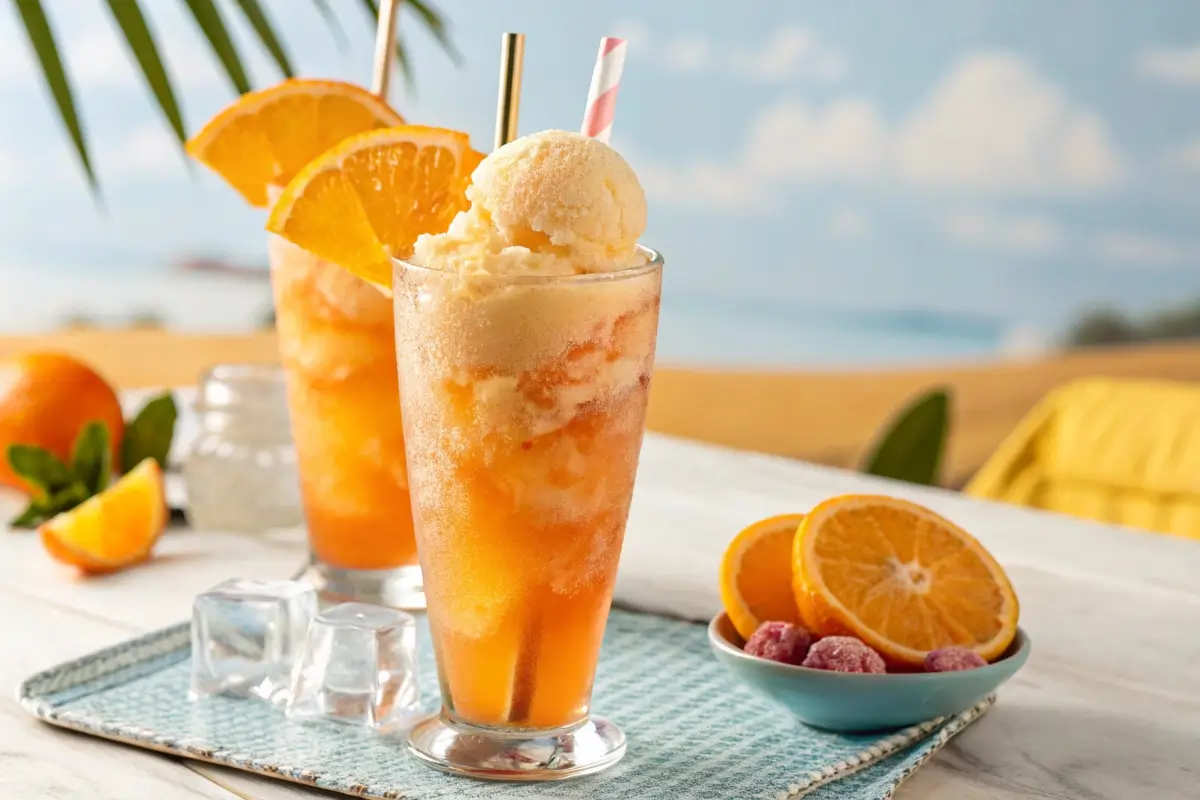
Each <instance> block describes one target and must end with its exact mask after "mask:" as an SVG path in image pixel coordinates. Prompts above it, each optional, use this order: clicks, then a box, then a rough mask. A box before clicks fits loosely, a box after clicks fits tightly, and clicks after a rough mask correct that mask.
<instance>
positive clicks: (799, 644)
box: [742, 622, 812, 664]
mask: <svg viewBox="0 0 1200 800" xmlns="http://www.w3.org/2000/svg"><path fill="white" fill-rule="evenodd" d="M811 645H812V634H811V633H809V632H808V628H805V627H802V626H800V625H793V624H792V623H790V622H764V623H763V624H761V625H759V626H758V628H757V630H755V631H754V633H753V634H752V635H751V636H750V639H749V641H747V642H746V646H745V647H743V648H742V649H743V650H744V651H746V652H747V653H749V654H750V655H752V656H758V657H759V658H766V659H769V660H771V661H778V662H779V663H780V664H799V663H800V662H801V661H803V660H804V657H805V656H806V655H808V648H809V647H810V646H811Z"/></svg>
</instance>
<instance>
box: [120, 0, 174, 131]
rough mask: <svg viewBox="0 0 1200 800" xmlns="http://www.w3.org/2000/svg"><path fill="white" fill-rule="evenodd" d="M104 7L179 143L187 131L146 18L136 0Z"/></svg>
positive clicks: (123, 0) (122, 1)
mask: <svg viewBox="0 0 1200 800" xmlns="http://www.w3.org/2000/svg"><path fill="white" fill-rule="evenodd" d="M108 9H109V11H111V12H112V15H113V19H114V20H116V22H117V25H118V26H119V27H120V28H121V33H123V34H124V35H125V42H126V44H128V45H129V50H130V52H132V53H133V57H134V58H135V59H136V60H137V62H138V66H139V67H141V69H142V75H143V76H144V77H145V78H146V84H147V85H148V86H149V87H150V91H151V92H153V93H154V98H155V99H156V100H158V107H159V108H160V109H161V110H162V113H163V116H164V117H166V118H167V122H168V123H170V125H171V130H173V131H174V132H175V138H177V139H178V140H179V143H180V144H183V143H184V142H186V141H187V132H186V131H185V130H184V128H183V117H182V116H181V115H180V113H179V104H178V103H177V102H176V100H175V90H174V89H173V88H172V87H171V79H170V78H168V77H167V70H166V68H165V67H163V63H162V58H160V57H159V55H158V45H157V44H155V42H154V36H153V34H151V33H150V28H149V27H147V26H146V17H145V16H143V14H142V9H141V8H140V7H139V6H138V4H137V0H108Z"/></svg>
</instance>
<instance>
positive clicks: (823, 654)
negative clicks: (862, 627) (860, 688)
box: [804, 636, 887, 674]
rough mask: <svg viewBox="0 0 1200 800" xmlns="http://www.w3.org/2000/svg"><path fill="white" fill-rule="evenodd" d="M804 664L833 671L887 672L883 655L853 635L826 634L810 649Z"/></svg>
mask: <svg viewBox="0 0 1200 800" xmlns="http://www.w3.org/2000/svg"><path fill="white" fill-rule="evenodd" d="M804 666H806V667H811V668H812V669H827V670H829V671H831V672H869V673H872V674H878V673H883V672H887V666H886V665H885V664H884V663H883V656H881V655H879V653H876V652H875V651H874V650H873V649H871V647H870V646H868V645H867V644H865V643H863V642H862V641H861V640H860V639H855V638H854V637H852V636H826V637H825V638H824V639H821V640H819V641H818V642H816V643H815V644H814V645H813V646H812V647H811V648H809V650H808V657H807V658H805V659H804Z"/></svg>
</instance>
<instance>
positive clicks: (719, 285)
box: [0, 0, 1200, 362]
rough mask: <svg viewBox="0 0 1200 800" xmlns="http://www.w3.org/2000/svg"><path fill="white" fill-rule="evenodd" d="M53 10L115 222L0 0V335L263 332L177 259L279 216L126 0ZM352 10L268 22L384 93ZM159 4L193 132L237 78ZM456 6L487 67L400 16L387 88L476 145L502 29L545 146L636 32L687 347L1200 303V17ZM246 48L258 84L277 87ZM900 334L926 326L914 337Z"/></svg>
mask: <svg viewBox="0 0 1200 800" xmlns="http://www.w3.org/2000/svg"><path fill="white" fill-rule="evenodd" d="M46 1H47V5H48V7H49V9H50V11H51V13H52V14H53V16H54V21H55V23H56V25H57V29H58V32H59V34H60V38H61V39H63V40H64V41H65V42H67V43H69V46H70V48H71V53H72V55H73V56H74V57H73V58H72V59H71V64H70V67H71V69H72V71H73V74H74V76H75V78H76V83H77V85H78V91H79V93H80V94H81V95H83V97H84V101H83V105H84V113H85V116H86V119H87V123H88V129H89V133H90V136H91V138H92V141H93V146H94V155H95V159H96V161H97V163H98V168H99V171H100V173H101V176H102V179H103V181H104V186H105V192H106V197H107V206H108V212H107V216H106V217H102V216H100V215H98V213H97V212H96V210H95V207H94V206H93V204H92V202H91V200H90V199H89V197H88V195H87V193H86V191H85V190H84V188H83V183H82V180H81V178H80V176H79V173H78V170H77V168H76V167H75V165H74V162H73V160H72V156H71V152H70V150H69V149H68V146H67V143H66V139H65V137H64V136H63V135H62V134H61V132H60V130H59V127H58V123H57V121H56V119H55V117H54V116H53V114H52V113H51V109H50V106H49V104H48V102H47V101H46V99H45V96H44V91H43V88H42V86H41V85H40V83H39V81H38V80H37V79H36V77H35V76H34V74H33V72H32V69H31V63H30V59H29V56H28V54H27V52H26V47H25V45H24V42H23V41H22V40H21V38H20V35H19V32H18V30H17V27H16V24H15V17H14V14H13V12H12V10H11V8H10V7H6V8H3V9H0V119H4V120H6V121H7V120H16V119H19V120H21V121H22V124H19V125H14V124H10V123H7V122H6V124H5V125H4V126H3V129H0V204H2V207H3V211H4V213H3V214H2V215H0V280H2V281H3V282H2V283H0V329H3V330H12V329H28V328H36V327H44V326H46V325H52V324H54V323H55V321H56V316H55V315H59V316H61V314H62V313H64V312H65V311H68V310H88V308H85V307H84V306H86V305H87V304H91V306H94V307H95V309H96V310H97V312H98V313H100V314H101V315H103V314H110V315H119V314H120V313H123V312H124V311H128V310H130V309H136V308H142V307H159V308H163V309H165V311H166V313H167V314H168V316H169V317H170V318H171V320H172V322H174V323H176V324H180V325H182V326H186V327H201V328H204V327H207V328H211V329H218V328H220V329H228V328H237V327H244V326H246V325H247V324H249V323H250V322H252V321H253V319H254V318H255V317H256V316H257V313H258V309H260V308H261V306H262V304H263V303H264V302H265V299H264V298H265V291H262V290H260V289H259V288H257V287H247V286H245V285H239V286H228V285H219V286H218V285H213V284H211V282H209V283H205V282H199V283H197V282H196V281H195V280H191V281H181V280H180V279H179V278H177V277H171V276H169V275H167V274H166V273H165V270H164V265H165V264H166V263H168V262H169V261H171V260H173V259H175V258H177V257H179V256H180V255H183V254H186V253H194V252H198V251H203V252H209V253H218V254H225V255H230V256H233V257H237V258H240V259H244V260H246V261H253V262H258V261H261V260H262V253H263V235H262V232H261V227H262V223H263V216H262V213H261V212H258V211H254V210H251V209H248V208H245V207H244V206H243V205H242V204H241V203H240V202H239V201H238V200H237V198H236V197H235V196H234V194H233V193H232V191H230V190H228V189H226V188H225V187H224V186H223V185H221V184H220V183H219V181H217V180H215V179H214V178H211V177H210V176H208V175H207V174H205V173H203V171H202V170H200V169H191V170H189V169H188V168H187V167H186V165H185V164H184V162H183V160H182V158H181V156H180V155H179V153H178V149H177V148H176V147H175V146H174V145H173V144H172V141H171V139H170V138H169V137H168V136H167V134H166V129H165V127H164V126H163V125H162V124H161V122H160V120H159V119H158V117H157V112H156V111H155V110H154V108H153V107H152V106H151V105H150V104H149V102H148V101H147V96H146V92H145V90H144V88H143V86H142V85H141V83H140V82H139V79H138V78H137V76H136V74H135V73H134V72H133V70H132V69H131V67H130V66H129V64H128V61H127V58H126V56H125V54H124V51H123V50H122V49H121V45H120V43H119V41H118V40H117V39H116V37H115V35H114V33H113V30H112V27H111V24H110V23H109V21H108V18H107V16H106V12H105V11H104V5H103V4H102V3H100V2H91V3H83V2H78V0H46ZM331 4H332V5H334V6H335V7H337V9H338V11H339V14H340V18H341V19H342V21H343V26H344V27H345V29H346V31H347V34H348V36H349V38H350V42H351V46H350V48H349V49H348V51H346V52H339V50H338V48H337V47H336V45H335V42H334V40H333V38H332V37H331V36H330V35H329V32H328V30H327V28H326V27H325V26H324V23H323V22H322V20H321V18H320V16H319V15H318V14H317V13H316V11H315V7H314V5H313V4H312V3H309V2H306V1H304V0H275V1H274V2H273V3H268V8H269V10H270V11H271V12H273V16H274V19H275V20H276V21H278V22H279V24H280V27H281V28H282V29H283V31H284V33H285V35H286V39H287V41H288V43H289V45H290V50H291V52H292V53H293V56H294V60H295V61H296V62H297V66H298V68H299V69H300V71H301V72H302V73H303V74H306V75H314V76H334V77H342V78H346V79H350V80H355V81H360V82H362V81H366V79H367V77H368V74H369V69H370V62H371V49H372V32H371V30H370V29H369V27H368V25H367V21H366V20H365V18H364V16H363V14H362V12H361V8H360V3H359V2H358V0H331ZM144 5H145V6H146V7H147V8H148V10H149V13H150V14H151V17H152V21H153V23H154V27H155V30H156V32H157V33H158V34H159V37H160V40H161V41H162V43H163V46H164V49H165V50H166V51H167V58H168V62H169V66H170V67H171V68H172V72H173V74H174V76H175V78H176V82H177V85H178V87H179V90H180V93H181V94H182V95H183V96H184V99H185V114H186V119H187V122H188V125H189V127H190V128H191V129H195V128H196V127H198V126H199V125H200V124H202V123H203V122H204V121H205V120H206V119H207V118H208V117H209V116H210V115H211V114H213V113H214V112H216V111H217V110H218V109H220V108H221V107H222V106H223V105H225V104H226V103H227V102H229V100H230V98H231V94H230V90H229V88H228V86H227V84H226V82H225V81H224V79H223V78H222V77H221V76H220V74H219V73H218V72H217V71H216V69H215V67H214V66H213V65H212V60H211V58H210V57H209V56H208V53H207V52H206V50H205V49H204V45H203V44H202V42H201V40H200V39H199V38H198V37H197V36H196V34H195V31H194V28H193V25H192V23H191V22H190V20H188V19H186V18H185V17H184V16H183V12H182V11H181V10H180V9H181V8H182V5H183V4H182V3H179V2H168V1H167V0H149V2H144ZM231 6H232V4H230V3H225V4H223V7H224V8H227V9H230V8H231ZM440 7H441V8H442V10H443V11H444V12H445V14H446V15H447V16H448V17H449V19H450V20H451V21H452V24H453V37H454V40H455V42H456V43H457V45H458V47H459V49H460V50H462V52H463V53H464V54H465V62H464V64H463V65H462V67H461V68H458V67H455V66H454V65H453V64H452V63H451V62H450V60H449V59H448V58H447V57H446V56H445V55H444V54H443V53H442V52H441V51H440V49H439V48H438V46H437V45H436V44H435V43H434V42H433V41H432V40H431V39H430V38H429V37H428V36H427V35H426V34H425V32H424V29H423V28H421V27H420V26H417V25H415V24H413V20H412V19H411V17H402V29H403V30H404V33H405V36H406V38H408V39H409V41H410V44H411V45H412V48H413V51H414V62H415V64H416V69H417V88H416V93H415V95H413V94H412V93H410V92H408V91H407V90H406V89H405V88H404V86H403V84H402V83H401V82H397V84H396V87H395V91H394V93H393V100H394V102H395V104H396V105H397V106H398V107H399V108H400V109H401V110H402V111H403V112H404V113H405V114H406V115H407V116H408V117H409V118H410V119H412V120H413V121H419V122H428V123H431V124H438V125H446V126H450V127H458V128H462V129H464V130H466V131H468V132H469V133H470V134H471V135H472V137H473V138H474V139H475V140H476V141H477V142H479V143H481V144H486V143H488V142H489V141H490V139H491V128H492V124H493V118H494V110H495V91H496V67H497V61H498V48H499V39H500V35H501V33H502V32H503V31H505V30H517V31H522V32H524V33H526V34H527V36H528V41H527V52H526V64H525V76H526V79H525V87H524V94H523V104H522V125H521V128H522V131H523V132H531V131H534V130H540V129H543V128H549V127H559V128H576V127H578V125H579V122H580V119H581V117H582V111H583V104H584V99H585V95H586V90H587V84H588V79H589V76H590V71H591V64H592V60H593V58H594V56H595V49H596V44H597V41H598V39H599V37H600V36H603V35H606V34H607V35H623V36H625V37H627V38H628V39H629V41H630V55H629V61H628V63H627V65H626V72H625V78H624V81H623V84H622V88H621V94H620V100H619V103H618V108H617V120H616V125H615V133H614V138H613V144H614V146H616V147H618V148H619V149H621V150H622V152H624V153H625V155H626V156H627V157H628V158H629V159H630V161H631V163H633V165H634V167H635V168H636V169H637V170H638V172H639V174H640V175H641V177H642V179H643V182H644V184H645V186H646V189H647V193H648V196H649V199H650V203H651V222H650V229H649V231H648V232H647V236H646V242H647V243H648V244H651V245H652V246H655V247H657V248H660V249H661V250H662V251H663V252H664V253H665V254H666V256H667V260H668V273H667V274H668V279H667V289H666V291H667V299H666V301H665V302H666V305H665V309H666V315H665V317H664V331H663V336H664V352H665V353H666V354H667V355H668V356H669V357H678V358H680V359H686V360H705V359H706V357H710V358H712V359H718V360H759V361H761V360H776V361H789V362H790V361H803V362H809V361H830V360H832V361H835V362H836V361H838V360H840V359H842V358H843V356H844V357H845V358H846V359H850V360H857V359H860V358H863V357H867V358H870V359H872V360H890V359H894V358H907V357H910V356H913V357H921V356H929V357H932V356H939V355H940V356H952V355H958V354H961V355H975V354H979V353H981V352H991V351H994V350H995V349H996V348H997V347H1004V346H1007V345H1006V342H1008V343H1010V344H1011V342H1010V341H1009V340H1013V341H1015V342H1016V343H1017V344H1020V343H1021V342H1024V341H1026V340H1029V341H1038V340H1041V339H1044V338H1045V337H1046V336H1047V335H1050V334H1052V333H1055V332H1057V331H1059V330H1061V329H1062V328H1063V326H1064V325H1065V324H1066V323H1067V322H1068V321H1069V319H1070V318H1071V317H1072V316H1073V315H1074V314H1075V313H1077V312H1078V311H1079V310H1081V309H1083V308H1086V307H1089V306H1094V305H1102V304H1103V305H1115V306H1118V307H1120V308H1124V309H1127V310H1130V311H1134V312H1138V311H1143V310H1147V309H1151V308H1155V307H1158V306H1161V305H1162V304H1164V303H1169V302H1173V301H1176V300H1180V299H1190V298H1194V297H1200V230H1198V226H1197V222H1198V221H1200V199H1197V198H1198V197H1200V195H1198V193H1197V189H1200V7H1197V6H1196V5H1195V4H1194V3H1190V2H1187V1H1186V0H1176V1H1173V2H1172V1H1168V0H1154V1H1153V2H1151V1H1150V0H1147V2H1142V3H1137V4H1136V7H1135V5H1134V4H1130V3H1124V2H1121V0H1094V1H1093V0H1089V1H1087V2H1085V1H1084V0H1057V2H1054V3H1045V2H1039V1H1038V0H937V1H936V2H935V1H934V0H909V1H908V2H904V3H900V2H884V1H883V0H878V1H877V2H873V3H855V4H849V3H815V2H808V3H786V4H785V3H779V2H770V1H769V0H759V1H758V2H750V1H749V0H747V1H746V2H742V3H738V4H732V3H723V4H717V3H706V4H698V3H695V2H683V1H682V0H658V2H655V3H645V2H634V1H633V0H610V1H609V2H605V3H599V4H582V3H570V4H567V3H561V2H553V0H509V2H505V3H502V4H501V3H479V2H471V0H443V2H441V3H440ZM735 7H736V9H737V10H736V11H734V10H733V9H734V8H735ZM68 9H70V10H71V11H70V13H68ZM227 16H228V17H230V18H233V17H235V16H236V15H235V14H234V13H233V12H232V11H231V12H230V13H229V14H228V15H227ZM238 33H239V34H240V35H241V38H242V39H243V41H245V42H247V50H249V51H251V52H252V53H253V57H252V58H251V69H252V72H253V75H254V78H255V79H256V82H257V83H258V84H259V85H263V84H266V83H269V82H271V81H273V80H275V79H276V78H277V77H278V76H277V74H276V73H274V72H273V70H272V69H271V68H270V66H269V65H268V63H267V61H266V59H265V58H264V57H263V56H262V54H261V53H259V52H258V51H257V50H256V49H255V48H254V46H253V44H252V43H251V42H250V41H249V38H248V37H247V36H246V35H245V31H244V30H241V29H240V28H239V30H238ZM17 296H20V297H21V300H20V302H16V301H15V300H14V298H16V297H17ZM30 296H32V298H33V299H32V300H30V299H29V298H30ZM898 331H899V332H902V333H903V334H904V336H907V337H908V338H909V339H911V341H909V342H907V344H904V345H903V346H899V345H896V341H898V340H896V336H895V335H893V334H896V332H898ZM896 335H898V334H896ZM914 337H915V338H914ZM780 339H787V340H788V341H789V342H791V343H792V345H794V346H792V345H788V346H780V345H779V340H780ZM893 345H896V346H893ZM823 356H825V357H823Z"/></svg>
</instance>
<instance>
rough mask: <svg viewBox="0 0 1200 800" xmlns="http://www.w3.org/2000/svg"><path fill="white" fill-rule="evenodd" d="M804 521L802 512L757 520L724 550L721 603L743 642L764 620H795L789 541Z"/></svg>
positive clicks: (796, 611) (790, 541)
mask: <svg viewBox="0 0 1200 800" xmlns="http://www.w3.org/2000/svg"><path fill="white" fill-rule="evenodd" d="M803 519H804V515H803V514H783V515H780V516H777V517H769V518H767V519H764V520H759V521H758V522H756V523H754V524H753V525H751V526H749V527H748V528H746V529H745V530H743V531H742V532H741V533H739V534H738V535H737V536H736V537H734V540H733V541H732V542H730V543H729V547H728V548H726V550H725V557H724V558H723V559H722V560H721V581H720V585H721V602H722V604H723V605H724V606H725V613H726V614H728V615H729V621H730V622H732V623H733V627H734V628H736V629H737V632H738V633H740V634H741V635H742V638H743V639H749V638H750V635H751V634H752V633H754V631H755V629H757V628H758V626H759V625H760V624H762V623H764V622H770V621H780V622H791V623H793V624H794V623H797V622H799V621H800V612H799V611H798V610H797V608H796V598H795V596H794V595H793V594H792V540H793V539H795V537H796V529H797V528H799V527H800V523H801V521H802V520H803Z"/></svg>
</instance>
